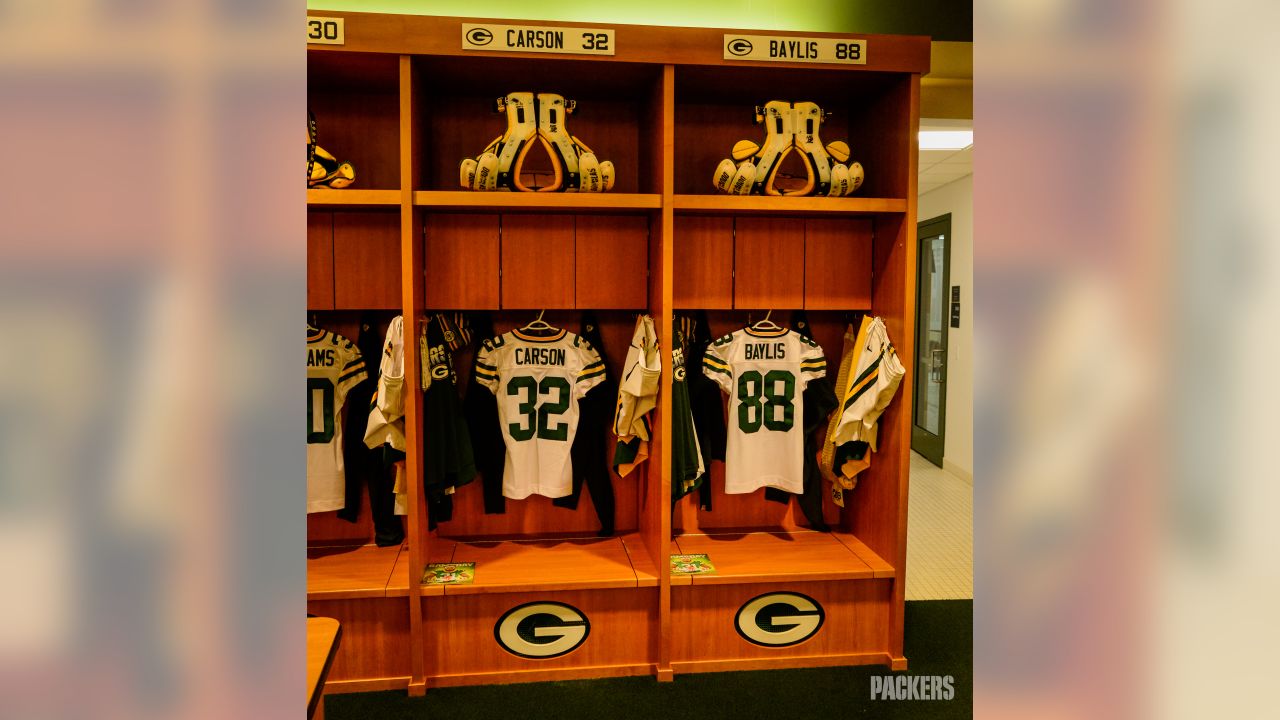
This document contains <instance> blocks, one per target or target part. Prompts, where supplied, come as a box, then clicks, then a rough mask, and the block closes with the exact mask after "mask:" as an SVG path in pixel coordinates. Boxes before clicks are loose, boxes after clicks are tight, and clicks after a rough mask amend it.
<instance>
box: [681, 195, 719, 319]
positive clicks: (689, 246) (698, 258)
mask: <svg viewBox="0 0 1280 720" xmlns="http://www.w3.org/2000/svg"><path fill="white" fill-rule="evenodd" d="M673 253H674V256H675V257H674V259H675V262H674V268H673V270H674V274H675V277H674V287H673V293H674V302H675V306H676V307H677V308H704V309H707V310H728V309H731V308H732V307H733V218H730V217H717V216H700V215H694V216H684V215H681V216H677V217H676V218H675V243H674V248H673Z"/></svg>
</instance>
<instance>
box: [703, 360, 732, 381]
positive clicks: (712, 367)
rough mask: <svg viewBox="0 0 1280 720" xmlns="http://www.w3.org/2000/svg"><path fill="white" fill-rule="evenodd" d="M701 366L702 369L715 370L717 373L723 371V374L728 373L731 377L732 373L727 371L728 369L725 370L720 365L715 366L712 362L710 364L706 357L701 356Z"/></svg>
mask: <svg viewBox="0 0 1280 720" xmlns="http://www.w3.org/2000/svg"><path fill="white" fill-rule="evenodd" d="M702 367H703V368H704V369H709V370H715V371H716V372H718V373H724V374H725V375H728V376H729V377H733V373H731V372H729V371H728V370H726V369H725V368H722V367H718V366H716V365H713V364H712V363H711V362H710V361H709V360H707V359H706V358H703V359H702Z"/></svg>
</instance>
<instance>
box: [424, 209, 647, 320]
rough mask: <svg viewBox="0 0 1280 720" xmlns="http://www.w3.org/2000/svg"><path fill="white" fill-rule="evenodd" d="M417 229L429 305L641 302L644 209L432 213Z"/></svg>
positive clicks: (605, 306) (636, 305)
mask: <svg viewBox="0 0 1280 720" xmlns="http://www.w3.org/2000/svg"><path fill="white" fill-rule="evenodd" d="M424 233H425V235H426V238H425V242H426V258H427V267H428V272H427V296H426V300H427V306H428V307H432V308H452V309H459V310H496V309H499V308H505V309H517V310H527V309H569V308H581V309H597V310H615V309H616V310H638V309H642V308H645V307H647V306H648V297H649V295H648V281H649V275H648V267H649V219H648V217H646V216H643V215H577V216H575V215H564V214H538V213H505V214H502V215H497V214H487V213H485V214H464V213H432V214H430V215H428V217H427V221H426V227H425V229H424Z"/></svg>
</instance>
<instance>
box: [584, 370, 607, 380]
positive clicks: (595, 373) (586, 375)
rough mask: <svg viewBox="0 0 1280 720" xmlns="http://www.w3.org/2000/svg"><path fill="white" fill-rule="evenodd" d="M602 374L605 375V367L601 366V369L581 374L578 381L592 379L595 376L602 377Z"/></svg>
mask: <svg viewBox="0 0 1280 720" xmlns="http://www.w3.org/2000/svg"><path fill="white" fill-rule="evenodd" d="M601 375H604V368H600V369H599V370H595V371H592V372H589V373H584V374H582V375H579V376H578V382H582V381H583V380H590V379H591V378H594V377H600V376H601Z"/></svg>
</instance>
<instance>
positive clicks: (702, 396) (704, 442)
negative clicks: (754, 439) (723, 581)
mask: <svg viewBox="0 0 1280 720" xmlns="http://www.w3.org/2000/svg"><path fill="white" fill-rule="evenodd" d="M681 326H682V327H684V328H685V330H684V334H685V337H686V338H687V339H688V343H689V344H688V348H687V350H686V352H685V356H684V366H685V368H686V369H687V372H686V373H685V383H686V384H687V385H688V387H689V406H690V407H691V408H692V410H693V426H694V428H695V429H696V431H697V433H698V443H699V446H700V447H701V448H702V466H703V467H704V468H706V472H707V473H710V472H711V461H712V460H719V461H720V462H722V463H723V462H724V453H725V446H726V444H727V443H728V440H729V435H728V428H726V427H725V423H724V400H722V399H721V397H722V395H723V393H721V391H720V386H719V385H717V384H716V382H715V381H714V380H712V379H711V378H709V377H707V376H706V373H704V372H702V357H703V356H704V355H706V353H707V347H709V346H710V345H711V341H712V340H714V339H715V338H714V337H712V335H711V323H710V322H709V321H708V320H707V311H706V310H698V311H696V312H695V313H693V315H691V316H685V317H682V318H681ZM711 495H712V491H711V482H710V478H708V479H706V480H704V481H703V482H702V485H701V486H700V487H699V488H698V503H699V505H701V506H702V509H703V510H710V509H711Z"/></svg>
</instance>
